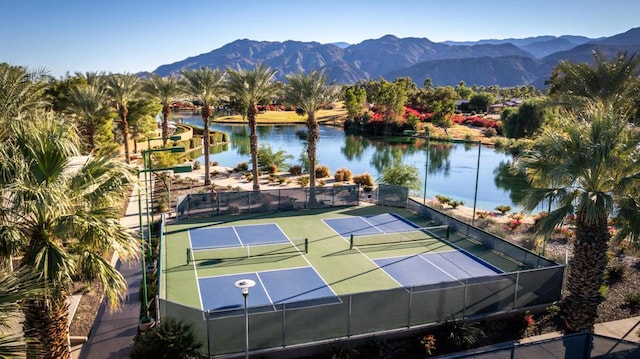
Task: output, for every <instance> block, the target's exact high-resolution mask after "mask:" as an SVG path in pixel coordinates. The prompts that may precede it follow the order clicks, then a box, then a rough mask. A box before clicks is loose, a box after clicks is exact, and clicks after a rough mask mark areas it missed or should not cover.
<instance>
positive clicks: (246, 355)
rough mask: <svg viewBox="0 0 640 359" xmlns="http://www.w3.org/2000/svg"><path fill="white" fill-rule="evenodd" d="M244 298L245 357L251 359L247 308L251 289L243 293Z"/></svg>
mask: <svg viewBox="0 0 640 359" xmlns="http://www.w3.org/2000/svg"><path fill="white" fill-rule="evenodd" d="M242 296H243V297H244V357H245V359H249V308H247V297H248V296H249V289H248V288H247V290H246V291H245V290H243V291H242Z"/></svg>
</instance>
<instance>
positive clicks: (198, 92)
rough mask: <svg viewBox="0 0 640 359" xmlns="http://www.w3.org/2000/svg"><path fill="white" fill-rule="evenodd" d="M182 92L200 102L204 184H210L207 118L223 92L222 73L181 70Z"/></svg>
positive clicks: (202, 70)
mask: <svg viewBox="0 0 640 359" xmlns="http://www.w3.org/2000/svg"><path fill="white" fill-rule="evenodd" d="M182 76H183V77H184V81H183V91H184V92H185V93H187V94H189V95H191V96H193V97H194V98H195V99H197V100H199V101H201V102H202V125H203V127H204V184H205V185H206V186H208V185H210V184H211V176H210V175H209V171H210V168H209V167H210V166H209V162H210V159H209V151H210V150H209V145H210V138H209V137H210V135H209V118H210V117H211V113H212V112H211V107H212V106H213V105H214V104H215V103H216V102H217V101H218V98H219V97H220V95H221V94H222V91H223V90H224V73H223V72H222V71H221V70H220V69H210V68H208V67H204V66H202V67H200V68H199V69H197V70H186V69H185V70H183V71H182Z"/></svg>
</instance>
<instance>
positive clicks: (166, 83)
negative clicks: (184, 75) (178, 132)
mask: <svg viewBox="0 0 640 359" xmlns="http://www.w3.org/2000/svg"><path fill="white" fill-rule="evenodd" d="M142 88H143V90H144V91H145V92H146V93H147V94H149V95H150V96H151V97H152V98H153V99H155V100H157V101H159V102H160V103H161V104H162V145H163V146H166V144H167V139H168V138H169V114H170V113H171V104H172V103H173V102H174V101H176V100H178V98H179V97H180V96H181V95H182V88H181V87H180V82H179V81H178V78H176V77H174V76H169V77H160V76H158V75H156V74H151V77H150V78H148V79H147V80H145V81H144V82H143V84H142Z"/></svg>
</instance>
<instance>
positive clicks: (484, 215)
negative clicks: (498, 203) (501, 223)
mask: <svg viewBox="0 0 640 359" xmlns="http://www.w3.org/2000/svg"><path fill="white" fill-rule="evenodd" d="M476 215H477V216H478V218H480V219H483V218H490V217H495V216H496V214H495V213H493V212H491V211H478V212H476Z"/></svg>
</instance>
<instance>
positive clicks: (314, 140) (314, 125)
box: [307, 112, 320, 206]
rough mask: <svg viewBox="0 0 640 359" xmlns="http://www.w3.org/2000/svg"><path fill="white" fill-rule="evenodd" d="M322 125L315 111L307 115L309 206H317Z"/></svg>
mask: <svg viewBox="0 0 640 359" xmlns="http://www.w3.org/2000/svg"><path fill="white" fill-rule="evenodd" d="M318 138H320V126H318V122H317V121H316V118H315V116H314V114H313V113H311V112H309V113H308V115H307V156H308V157H309V206H315V205H316V203H317V201H316V152H317V144H318Z"/></svg>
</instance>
